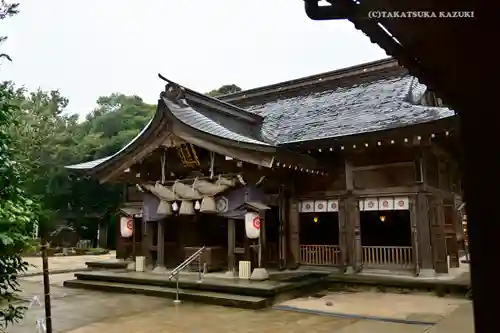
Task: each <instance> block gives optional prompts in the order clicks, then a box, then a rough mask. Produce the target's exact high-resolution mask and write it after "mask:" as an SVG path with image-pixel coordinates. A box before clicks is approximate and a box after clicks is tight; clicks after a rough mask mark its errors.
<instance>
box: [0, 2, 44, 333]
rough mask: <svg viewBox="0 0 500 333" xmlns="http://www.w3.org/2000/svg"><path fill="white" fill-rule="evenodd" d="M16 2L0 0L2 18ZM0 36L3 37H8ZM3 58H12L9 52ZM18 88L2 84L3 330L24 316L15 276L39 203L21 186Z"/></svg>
mask: <svg viewBox="0 0 500 333" xmlns="http://www.w3.org/2000/svg"><path fill="white" fill-rule="evenodd" d="M17 7H18V5H17V4H8V3H6V2H5V1H2V2H0V19H4V18H6V17H9V16H12V15H14V14H17ZM5 40H6V37H1V38H0V41H5ZM0 56H1V57H2V58H5V59H8V60H10V57H9V56H7V55H6V54H3V53H2V54H0ZM15 96H16V92H15V91H14V90H13V89H12V87H11V86H9V85H8V84H5V83H4V84H1V85H0V330H2V331H3V330H4V329H5V328H6V327H7V325H9V324H12V323H14V322H16V321H18V320H19V319H21V318H22V317H23V313H24V310H25V309H26V307H24V306H20V305H16V304H17V303H16V300H17V295H16V294H17V292H19V291H20V290H19V284H18V282H17V279H16V276H17V274H18V273H20V272H23V271H25V270H26V268H27V263H26V262H24V261H23V259H22V257H21V253H22V252H23V251H24V250H26V249H27V248H28V247H29V246H30V237H29V235H30V234H31V232H32V230H33V223H34V221H35V218H36V215H35V211H36V205H35V203H34V202H33V201H32V200H30V199H29V198H28V197H27V196H26V195H25V193H24V192H23V190H22V189H21V186H22V171H23V170H22V168H21V165H20V164H19V163H17V162H16V161H15V160H14V156H15V155H14V150H13V146H12V137H11V132H10V127H9V126H10V124H11V123H12V122H14V121H15V116H14V114H15V112H16V109H17V106H16V105H15V104H13V103H12V102H13V100H14V99H15Z"/></svg>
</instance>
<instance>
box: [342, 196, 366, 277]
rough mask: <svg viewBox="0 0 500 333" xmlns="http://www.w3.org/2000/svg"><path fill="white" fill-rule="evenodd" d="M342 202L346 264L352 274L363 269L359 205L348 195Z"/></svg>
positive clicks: (355, 199)
mask: <svg viewBox="0 0 500 333" xmlns="http://www.w3.org/2000/svg"><path fill="white" fill-rule="evenodd" d="M344 202H345V203H344V205H345V211H346V230H347V231H346V236H347V237H346V238H347V242H346V243H347V246H346V248H347V258H348V259H347V262H348V264H349V266H350V267H351V268H352V269H353V271H354V272H359V271H360V270H361V269H362V268H363V248H362V246H361V227H360V217H359V203H358V199H357V197H355V196H354V195H352V194H348V195H347V197H346V198H345V200H344Z"/></svg>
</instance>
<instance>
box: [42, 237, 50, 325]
mask: <svg viewBox="0 0 500 333" xmlns="http://www.w3.org/2000/svg"><path fill="white" fill-rule="evenodd" d="M47 247H48V243H47V242H46V241H45V237H44V239H42V270H43V295H44V303H45V327H46V329H47V333H52V313H51V312H52V309H51V304H50V280H49V258H48V254H47Z"/></svg>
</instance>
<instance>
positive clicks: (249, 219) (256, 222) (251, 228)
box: [245, 212, 260, 239]
mask: <svg viewBox="0 0 500 333" xmlns="http://www.w3.org/2000/svg"><path fill="white" fill-rule="evenodd" d="M245 231H246V233H247V237H248V238H250V239H255V238H259V236H260V216H259V214H257V213H255V212H247V213H246V214H245Z"/></svg>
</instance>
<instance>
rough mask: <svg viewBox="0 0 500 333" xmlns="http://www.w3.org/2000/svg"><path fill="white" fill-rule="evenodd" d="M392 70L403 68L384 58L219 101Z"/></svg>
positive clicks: (264, 87) (254, 89)
mask: <svg viewBox="0 0 500 333" xmlns="http://www.w3.org/2000/svg"><path fill="white" fill-rule="evenodd" d="M391 68H401V66H399V65H398V63H397V61H396V60H394V58H384V59H381V60H376V61H372V62H367V63H363V64H359V65H355V66H350V67H345V68H341V69H336V70H333V71H328V72H324V73H320V74H314V75H309V76H305V77H301V78H297V79H292V80H287V81H283V82H279V83H274V84H270V85H265V86H261V87H257V88H252V89H247V90H243V91H240V92H237V93H231V94H227V95H223V96H220V97H219V99H221V100H224V101H227V102H233V101H239V100H244V99H250V98H253V97H258V96H263V95H268V94H273V93H282V92H285V91H289V90H294V89H298V88H304V87H307V86H310V85H315V84H318V83H319V82H321V83H324V82H328V81H339V80H343V79H347V78H353V77H357V76H361V75H366V74H370V73H376V72H379V71H385V70H387V69H391Z"/></svg>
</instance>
